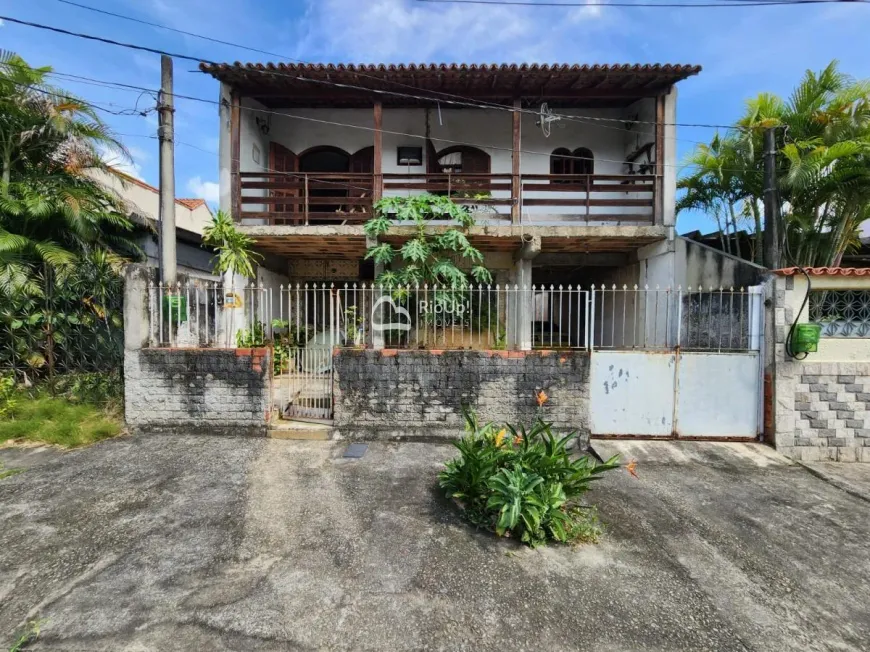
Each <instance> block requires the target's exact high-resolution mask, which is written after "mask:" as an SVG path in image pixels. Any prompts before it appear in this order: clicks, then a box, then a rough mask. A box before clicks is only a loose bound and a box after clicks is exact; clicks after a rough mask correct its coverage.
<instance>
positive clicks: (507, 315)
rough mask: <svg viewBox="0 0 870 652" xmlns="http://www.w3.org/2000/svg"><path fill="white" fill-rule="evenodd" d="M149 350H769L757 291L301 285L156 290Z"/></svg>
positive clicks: (193, 285)
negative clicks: (765, 345)
mask: <svg viewBox="0 0 870 652" xmlns="http://www.w3.org/2000/svg"><path fill="white" fill-rule="evenodd" d="M148 303H149V307H150V314H151V319H150V330H149V333H150V341H151V345H152V346H223V347H233V346H257V345H263V344H265V343H275V344H276V345H279V346H281V347H284V348H288V349H290V348H294V349H295V348H306V347H314V348H319V349H328V350H330V351H331V350H332V349H333V348H336V347H348V348H404V349H576V350H591V349H596V348H601V349H638V350H644V349H669V348H676V347H680V348H683V349H691V350H707V351H740V350H754V349H757V348H758V346H759V345H760V339H759V337H760V328H761V322H762V313H763V297H762V294H761V291H760V288H736V289H735V288H727V289H726V288H685V289H684V288H680V287H677V288H659V287H655V288H650V287H639V286H627V285H623V286H616V285H610V286H604V285H598V286H595V285H592V286H589V287H588V288H582V287H579V286H576V285H531V286H519V285H468V286H466V287H462V288H452V287H440V286H427V285H422V286H413V287H406V286H396V287H386V286H381V285H377V284H366V283H359V284H345V285H343V286H334V285H327V284H298V285H291V286H278V287H271V288H270V287H264V286H255V285H250V286H246V287H242V288H225V287H224V286H222V285H220V284H210V283H200V282H194V283H191V284H188V285H185V286H181V285H176V286H172V287H166V286H159V285H158V286H152V287H151V288H150V289H149V300H148Z"/></svg>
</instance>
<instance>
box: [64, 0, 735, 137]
mask: <svg viewBox="0 0 870 652" xmlns="http://www.w3.org/2000/svg"><path fill="white" fill-rule="evenodd" d="M57 2H60V3H63V4H66V5H70V6H73V7H78V8H80V9H85V10H87V11H94V12H96V13H99V14H103V15H106V16H112V17H114V18H120V19H122V20H128V21H131V22H134V23H139V24H142V25H148V26H149V27H156V28H158V29H164V30H167V31H170V32H175V33H177V34H183V35H185V36H190V37H193V38H199V39H202V40H205V41H210V42H212V43H218V44H220V45H226V46H230V47H234V48H239V49H242V50H248V51H250V52H256V53H258V54H265V55H266V56H269V57H276V58H279V59H286V60H287V61H292V62H294V63H298V64H303V65H313V64H311V63H310V62H308V61H304V60H302V59H295V58H293V57H289V56H287V55H284V54H277V53H275V52H269V51H268V50H261V49H259V48H254V47H250V46H247V45H243V44H241V43H234V42H232V41H225V40H222V39H217V38H214V37H211V36H208V35H205V34H198V33H196V32H189V31H187V30H183V29H177V28H175V27H171V26H169V25H164V24H161V23H155V22H152V21H148V20H143V19H141V18H135V17H133V16H127V15H124V14H119V13H116V12H113V11H106V10H105V9H100V8H98V7H91V6H89V5H85V4H81V3H79V2H73V1H72V0H57ZM193 72H197V73H199V72H202V71H200V70H195V71H193ZM260 72H266V71H260ZM270 72H271V71H270ZM356 74H357V75H358V76H360V77H366V78H368V79H373V80H375V81H379V82H386V83H388V84H392V85H394V86H401V87H403V88H409V89H411V90H416V91H418V92H419V91H420V89H419V88H418V87H416V86H413V85H411V84H405V83H403V82H400V81H397V80H394V79H385V78H382V77H377V76H375V75H370V74H367V73H365V72H363V71H356ZM308 81H317V80H308ZM348 87H350V88H358V89H362V90H370V89H366V88H365V87H360V86H348ZM425 92H426V93H430V94H434V95H437V96H441V97H444V98H455V99H458V100H463V102H462V104H463V105H467V106H477V107H480V108H492V109H498V110H505V111H511V112H513V111H517V110H519V111H520V112H522V113H529V114H533V115H538V113H537V112H536V111H530V110H528V109H522V108H520V109H517V108H516V107H513V106H508V105H505V104H499V103H498V102H487V101H485V100H473V101H472V98H468V97H466V96H463V95H458V94H455V93H447V92H444V91H436V90H427V91H425ZM406 97H412V98H415V99H428V100H434V101H436V102H437V101H440V100H439V98H437V97H429V96H422V97H421V96H419V95H411V96H406ZM444 101H445V103H447V101H446V100H444ZM553 115H554V116H555V117H559V118H564V119H567V120H572V121H580V122H582V121H584V120H586V121H587V122H586V123H587V124H588V121H589V120H594V121H611V120H613V121H616V120H617V119H615V118H602V117H599V116H577V115H571V114H559V113H554V114H553ZM620 122H635V121H632V120H624V121H623V120H620ZM636 122H641V121H640V120H638V121H636ZM648 124H653V123H648ZM679 126H686V127H688V126H693V127H695V126H696V127H701V128H716V129H727V128H729V127H726V126H723V125H688V124H683V125H679ZM611 128H612V129H620V130H622V131H630V130H628V129H625V128H624V127H611ZM674 140H677V139H676V138H674ZM682 140H685V141H686V142H691V143H694V144H696V145H697V144H700V142H701V141H697V140H689V139H682Z"/></svg>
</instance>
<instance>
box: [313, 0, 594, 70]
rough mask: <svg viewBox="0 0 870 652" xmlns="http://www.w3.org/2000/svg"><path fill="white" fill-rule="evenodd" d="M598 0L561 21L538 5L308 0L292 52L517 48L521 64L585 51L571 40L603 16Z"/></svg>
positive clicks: (455, 53)
mask: <svg viewBox="0 0 870 652" xmlns="http://www.w3.org/2000/svg"><path fill="white" fill-rule="evenodd" d="M598 1H599V0H589V5H588V6H586V7H581V8H580V9H579V10H577V11H574V12H573V13H572V14H571V17H570V20H566V19H565V15H564V13H559V12H560V11H561V12H564V10H558V9H557V10H555V11H553V10H549V9H547V8H542V7H516V6H493V5H472V4H455V5H445V4H426V3H418V2H413V1H412V0H371V2H362V3H361V2H359V1H358V0H309V5H308V10H307V12H306V15H305V19H304V21H302V23H303V24H304V25H305V26H306V28H305V30H304V32H302V33H301V34H300V37H301V40H300V42H299V45H298V49H297V52H298V54H299V56H300V58H305V59H307V60H311V58H312V53H315V54H316V55H317V56H318V57H320V58H323V59H327V58H331V59H335V57H336V54H339V53H340V55H341V56H343V57H344V58H345V59H348V60H350V61H353V62H366V63H369V62H399V61H401V62H408V61H414V62H420V61H424V62H429V61H436V60H437V61H450V62H463V61H464V62H492V61H496V60H497V61H499V62H508V61H510V62H513V61H515V60H517V59H518V56H517V55H518V52H519V51H522V52H523V55H524V56H523V60H524V61H528V62H531V61H537V62H543V61H549V62H552V61H556V60H560V61H562V60H566V59H571V60H577V59H578V52H577V49H578V47H582V48H584V49H586V50H589V49H591V48H589V47H588V46H587V43H588V40H587V41H585V42H581V41H579V40H578V38H577V29H578V24H581V23H582V29H586V30H589V29H591V27H592V25H593V24H595V23H598V22H609V21H603V20H602V19H603V15H602V12H601V9H600V7H599V6H597V5H598ZM595 31H598V28H597V26H596V30H595ZM586 36H587V38H588V32H587V34H586ZM303 54H304V56H303ZM587 56H588V53H587Z"/></svg>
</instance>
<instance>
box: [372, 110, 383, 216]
mask: <svg viewBox="0 0 870 652" xmlns="http://www.w3.org/2000/svg"><path fill="white" fill-rule="evenodd" d="M374 120H375V131H374V135H375V142H374V145H375V151H374V154H373V156H374V161H373V164H372V173H373V174H374V177H375V178H374V186H373V188H372V199H373V200H374V201H378V200H379V199H380V198H381V197H383V195H384V176H383V162H384V132H383V122H384V106H383V104H382V103H381V101H380V100H375V106H374Z"/></svg>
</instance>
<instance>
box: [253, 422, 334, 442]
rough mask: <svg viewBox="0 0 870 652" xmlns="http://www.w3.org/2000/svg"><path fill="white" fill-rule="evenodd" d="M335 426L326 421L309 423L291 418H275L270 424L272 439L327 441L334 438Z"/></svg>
mask: <svg viewBox="0 0 870 652" xmlns="http://www.w3.org/2000/svg"><path fill="white" fill-rule="evenodd" d="M333 430H334V428H333V427H332V426H331V425H328V424H325V423H309V422H305V421H293V420H289V419H274V420H273V421H272V423H271V424H269V435H268V436H269V437H271V438H272V439H308V440H318V441H326V440H329V439H332V432H333Z"/></svg>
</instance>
